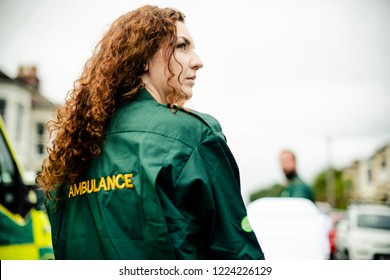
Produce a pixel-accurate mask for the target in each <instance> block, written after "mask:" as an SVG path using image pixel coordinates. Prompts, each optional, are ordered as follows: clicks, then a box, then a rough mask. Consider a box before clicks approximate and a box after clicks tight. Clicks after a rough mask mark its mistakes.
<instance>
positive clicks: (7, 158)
mask: <svg viewBox="0 0 390 280" xmlns="http://www.w3.org/2000/svg"><path fill="white" fill-rule="evenodd" d="M14 175H15V165H14V163H13V160H12V156H11V153H10V151H9V150H8V146H7V144H6V142H5V139H4V136H3V132H1V137H0V185H1V187H9V186H11V185H13V178H14Z"/></svg>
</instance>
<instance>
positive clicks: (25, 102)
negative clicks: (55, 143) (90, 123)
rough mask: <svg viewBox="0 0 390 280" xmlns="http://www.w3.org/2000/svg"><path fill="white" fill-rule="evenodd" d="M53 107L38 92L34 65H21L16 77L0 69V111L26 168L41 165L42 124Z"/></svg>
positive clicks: (44, 144)
mask: <svg viewBox="0 0 390 280" xmlns="http://www.w3.org/2000/svg"><path fill="white" fill-rule="evenodd" d="M57 107H58V105H56V104H54V103H52V102H51V101H49V100H48V99H47V98H45V97H44V96H42V95H41V93H40V90H39V78H38V76H37V69H36V67H35V66H21V67H20V68H19V70H18V75H17V77H16V78H11V77H9V76H8V75H6V74H5V73H3V72H2V71H0V115H1V116H2V118H3V120H4V122H5V125H6V128H7V131H8V135H9V137H10V141H11V142H12V144H13V146H14V148H15V152H16V153H17V156H18V158H19V160H20V161H21V164H22V165H23V167H24V169H25V170H26V171H32V172H34V173H36V172H38V171H39V170H40V169H41V164H42V160H43V159H44V157H45V155H46V147H47V146H48V145H49V141H48V140H49V135H48V132H47V130H46V127H45V126H46V123H47V122H48V121H49V120H51V119H53V117H54V114H55V111H56V109H57Z"/></svg>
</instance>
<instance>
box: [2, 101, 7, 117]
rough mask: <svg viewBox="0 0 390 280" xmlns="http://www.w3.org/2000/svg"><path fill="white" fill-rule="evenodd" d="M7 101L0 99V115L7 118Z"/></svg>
mask: <svg viewBox="0 0 390 280" xmlns="http://www.w3.org/2000/svg"><path fill="white" fill-rule="evenodd" d="M6 105H7V103H6V101H5V100H4V99H0V115H1V116H2V117H3V120H4V119H5V109H6Z"/></svg>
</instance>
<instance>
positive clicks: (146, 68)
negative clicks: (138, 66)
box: [144, 62, 149, 73]
mask: <svg viewBox="0 0 390 280" xmlns="http://www.w3.org/2000/svg"><path fill="white" fill-rule="evenodd" d="M148 70H149V63H148V62H146V63H145V66H144V73H146V72H148Z"/></svg>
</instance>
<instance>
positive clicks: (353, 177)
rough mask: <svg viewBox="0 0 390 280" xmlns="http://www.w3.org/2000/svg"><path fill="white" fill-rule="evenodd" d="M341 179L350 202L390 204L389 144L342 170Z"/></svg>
mask: <svg viewBox="0 0 390 280" xmlns="http://www.w3.org/2000/svg"><path fill="white" fill-rule="evenodd" d="M343 179H344V182H345V183H346V186H347V189H348V194H347V195H348V197H349V198H350V199H351V200H354V201H374V202H390V144H387V145H385V146H383V147H381V148H380V149H378V150H377V151H375V152H374V153H373V154H372V156H371V157H370V158H369V159H367V160H365V161H360V162H355V163H354V164H353V165H352V166H349V167H347V168H344V169H343Z"/></svg>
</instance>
